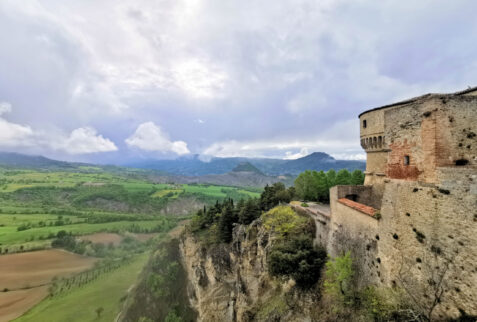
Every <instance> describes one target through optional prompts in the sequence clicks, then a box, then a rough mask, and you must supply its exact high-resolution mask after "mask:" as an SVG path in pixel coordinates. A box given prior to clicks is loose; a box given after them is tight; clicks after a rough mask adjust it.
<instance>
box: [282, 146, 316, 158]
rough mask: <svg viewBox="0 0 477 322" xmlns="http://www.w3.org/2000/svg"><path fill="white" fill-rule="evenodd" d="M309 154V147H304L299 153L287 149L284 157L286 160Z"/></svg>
mask: <svg viewBox="0 0 477 322" xmlns="http://www.w3.org/2000/svg"><path fill="white" fill-rule="evenodd" d="M308 154H310V152H309V151H308V148H302V149H301V150H300V152H298V153H293V152H292V151H287V152H285V157H284V159H285V160H294V159H299V158H303V157H304V156H307V155H308Z"/></svg>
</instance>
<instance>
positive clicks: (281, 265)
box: [267, 234, 326, 288]
mask: <svg viewBox="0 0 477 322" xmlns="http://www.w3.org/2000/svg"><path fill="white" fill-rule="evenodd" d="M325 260H326V252H325V250H324V249H322V248H319V249H318V250H316V249H314V247H313V240H312V239H311V238H310V237H309V236H306V235H303V234H299V235H294V236H292V237H291V238H287V239H283V240H280V241H279V242H278V243H276V244H275V245H273V247H272V250H271V252H270V254H269V256H268V259H267V261H268V271H269V273H270V275H272V276H286V277H291V278H293V279H294V280H295V282H296V283H297V286H299V287H301V288H310V287H312V286H313V285H315V283H316V282H317V281H318V279H319V277H320V271H321V268H322V267H323V265H324V263H325Z"/></svg>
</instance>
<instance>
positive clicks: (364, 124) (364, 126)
mask: <svg viewBox="0 0 477 322" xmlns="http://www.w3.org/2000/svg"><path fill="white" fill-rule="evenodd" d="M366 125H367V124H366V120H363V128H366Z"/></svg>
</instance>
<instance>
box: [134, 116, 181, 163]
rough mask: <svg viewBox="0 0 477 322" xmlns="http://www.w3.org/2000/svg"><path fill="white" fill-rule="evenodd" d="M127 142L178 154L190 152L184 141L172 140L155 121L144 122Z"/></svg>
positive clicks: (147, 148)
mask: <svg viewBox="0 0 477 322" xmlns="http://www.w3.org/2000/svg"><path fill="white" fill-rule="evenodd" d="M125 142H126V144H127V145H129V146H131V147H137V148H140V149H142V150H146V151H158V152H164V153H167V152H173V153H175V154H178V155H183V154H188V153H190V151H189V149H188V148H187V143H186V142H184V141H171V140H170V139H169V136H168V135H167V134H166V133H164V132H163V131H162V130H161V128H160V127H159V126H158V125H156V124H154V123H153V122H146V123H142V124H140V125H139V126H138V128H137V129H136V132H134V134H133V135H131V136H130V137H129V138H127V139H126V141H125Z"/></svg>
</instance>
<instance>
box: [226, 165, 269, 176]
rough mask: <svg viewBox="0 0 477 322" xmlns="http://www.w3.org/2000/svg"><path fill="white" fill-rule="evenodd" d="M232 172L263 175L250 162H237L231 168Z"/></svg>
mask: <svg viewBox="0 0 477 322" xmlns="http://www.w3.org/2000/svg"><path fill="white" fill-rule="evenodd" d="M232 172H251V173H256V174H261V175H263V173H262V172H261V171H260V170H258V169H257V167H255V166H253V165H252V164H251V163H250V162H242V163H239V164H238V165H237V166H236V167H235V168H233V169H232Z"/></svg>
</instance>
